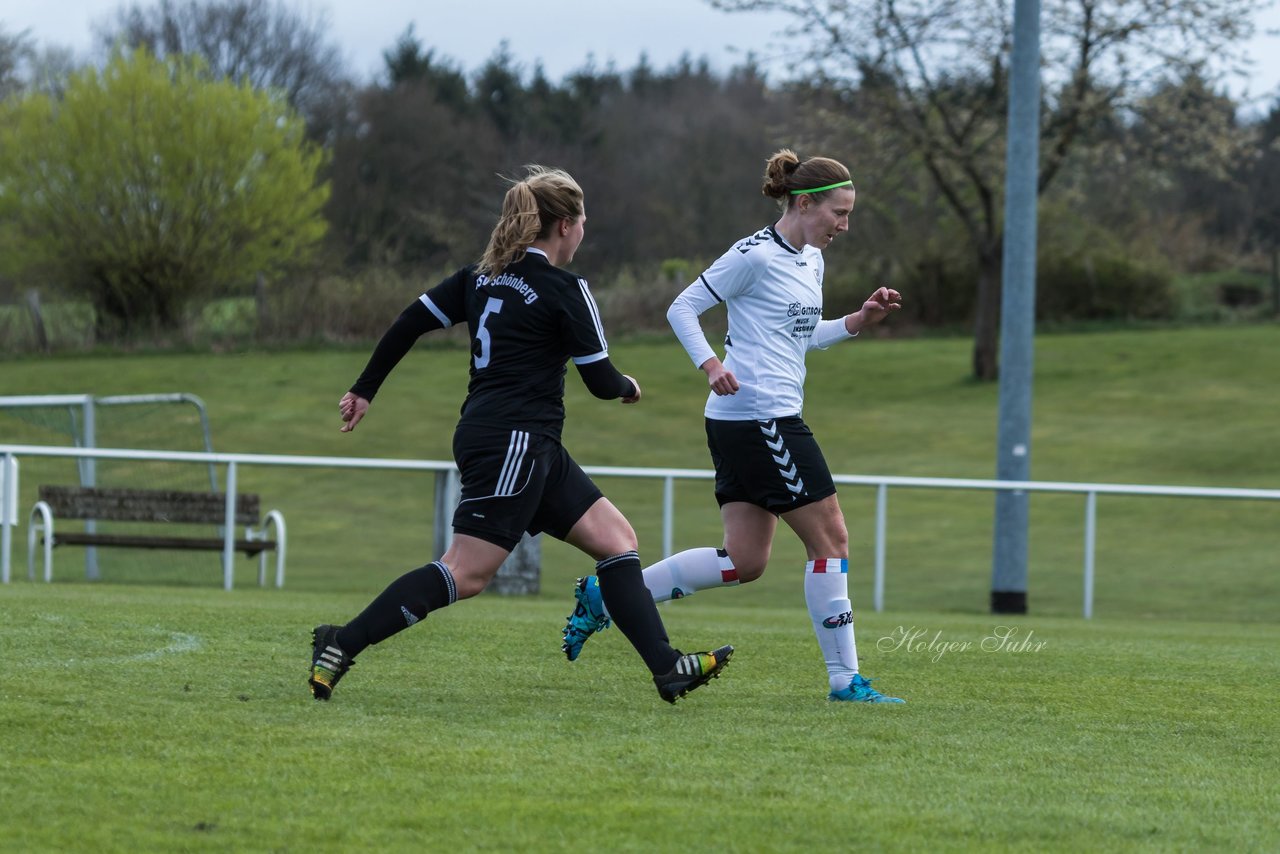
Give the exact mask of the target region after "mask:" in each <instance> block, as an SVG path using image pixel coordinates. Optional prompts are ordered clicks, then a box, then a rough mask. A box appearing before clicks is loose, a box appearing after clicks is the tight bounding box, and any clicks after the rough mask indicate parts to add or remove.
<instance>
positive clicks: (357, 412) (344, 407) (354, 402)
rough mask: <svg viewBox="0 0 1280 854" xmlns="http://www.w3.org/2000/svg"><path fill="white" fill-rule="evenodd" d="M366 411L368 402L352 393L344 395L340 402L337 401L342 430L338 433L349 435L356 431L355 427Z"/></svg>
mask: <svg viewBox="0 0 1280 854" xmlns="http://www.w3.org/2000/svg"><path fill="white" fill-rule="evenodd" d="M368 411H369V401H367V400H365V399H364V398H363V397H361V396H360V395H358V394H356V393H355V392H352V391H349V392H347V393H346V394H344V395H343V396H342V400H340V401H338V412H339V413H340V414H341V415H342V428H341V429H340V430H339V431H338V432H340V433H350V432H351V431H352V430H354V429H356V425H357V424H359V423H360V419H362V418H364V414H365V413H366V412H368Z"/></svg>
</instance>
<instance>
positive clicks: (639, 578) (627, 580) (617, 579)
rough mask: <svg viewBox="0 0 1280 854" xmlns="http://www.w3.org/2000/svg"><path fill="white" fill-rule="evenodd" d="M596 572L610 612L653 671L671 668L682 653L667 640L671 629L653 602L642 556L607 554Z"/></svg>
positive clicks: (625, 553)
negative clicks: (665, 624)
mask: <svg viewBox="0 0 1280 854" xmlns="http://www.w3.org/2000/svg"><path fill="white" fill-rule="evenodd" d="M596 576H597V577H598V578H599V579H600V596H601V597H602V598H603V599H604V606H605V608H607V609H608V610H609V616H610V617H612V618H613V621H614V622H615V623H617V624H618V628H619V629H620V630H621V631H622V633H623V634H624V635H626V636H627V640H629V641H631V645H632V646H634V647H635V648H636V652H638V653H640V657H641V658H643V659H644V663H645V664H646V665H648V667H649V670H650V672H652V673H653V674H654V675H660V674H663V673H668V672H670V670H671V668H672V667H675V664H676V659H678V658H679V657H680V653H679V652H677V651H676V650H675V649H673V648H672V646H671V643H670V642H669V641H668V640H667V629H666V627H665V626H663V625H662V617H661V616H660V615H659V614H658V606H657V605H655V604H654V603H653V594H652V593H650V592H649V588H648V587H645V586H644V573H643V572H642V571H641V569H640V556H639V555H637V554H636V553H635V552H634V551H630V552H623V553H622V554H620V555H614V556H613V557H607V558H605V559H604V560H602V561H600V562H599V563H597V564H596Z"/></svg>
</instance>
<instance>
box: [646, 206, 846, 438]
mask: <svg viewBox="0 0 1280 854" xmlns="http://www.w3.org/2000/svg"><path fill="white" fill-rule="evenodd" d="M824 269H825V266H824V262H823V259H822V252H821V251H820V250H818V249H817V248H816V247H814V246H806V247H805V248H804V249H803V250H799V249H796V248H795V247H793V246H791V244H789V243H788V242H787V241H786V240H785V239H784V238H783V237H782V235H780V234H778V232H777V231H776V230H775V229H774V228H773V227H772V226H769V227H768V228H765V229H762V230H761V231H758V232H756V233H755V234H753V235H751V236H750V237H747V238H744V239H743V240H740V241H738V242H737V243H735V244H734V245H733V247H732V248H731V249H729V251H728V252H725V253H724V254H723V255H721V256H720V258H719V259H717V260H716V262H715V263H714V264H712V265H711V266H710V267H708V268H707V270H706V272H704V273H703V274H702V275H701V276H699V277H698V280H697V281H696V282H694V283H693V284H691V285H690V286H689V287H688V288H686V289H685V290H684V292H683V293H681V294H680V295H679V296H678V297H676V299H675V302H673V303H672V304H671V308H670V309H669V310H668V311H667V319H668V321H670V323H671V326H672V328H673V329H674V330H675V333H676V337H677V338H679V339H680V343H682V344H683V345H684V348H685V350H686V351H688V353H689V357H690V358H691V359H693V364H694V365H695V366H697V367H701V366H702V365H703V363H705V362H706V361H707V359H710V358H711V357H713V356H715V351H714V350H712V348H711V346H710V345H709V344H708V343H707V339H706V336H705V335H703V332H702V328H701V326H699V325H698V320H697V318H698V315H700V314H702V313H703V312H704V311H706V310H707V309H708V308H711V307H712V306H714V305H716V304H718V303H721V302H724V303H727V305H728V311H729V332H728V334H727V335H726V336H725V341H724V344H725V357H724V359H723V361H724V365H725V367H726V368H728V369H729V370H730V371H731V372H733V375H734V376H735V377H736V378H737V380H738V384H739V386H740V388H739V390H738V392H737V394H731V395H724V396H720V395H717V394H716V393H715V392H712V393H711V394H710V395H709V396H708V398H707V406H706V409H705V413H706V416H707V417H708V418H713V419H716V420H721V421H748V420H751V421H760V420H768V419H772V418H785V417H787V416H791V415H799V414H800V412H801V409H802V407H803V406H804V377H805V365H804V357H805V353H806V352H807V351H808V350H809V349H811V348H814V347H818V348H825V347H829V346H830V345H832V344H834V343H835V342H836V341H840V340H843V339H845V338H850V337H852V336H850V335H849V333H848V332H847V331H845V328H844V319H843V318H841V319H839V320H827V321H824V320H822V274H823V271H824Z"/></svg>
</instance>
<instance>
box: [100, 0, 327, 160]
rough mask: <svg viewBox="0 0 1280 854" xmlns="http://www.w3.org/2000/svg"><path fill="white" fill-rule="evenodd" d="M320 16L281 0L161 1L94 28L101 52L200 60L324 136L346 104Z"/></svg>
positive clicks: (120, 12)
mask: <svg viewBox="0 0 1280 854" xmlns="http://www.w3.org/2000/svg"><path fill="white" fill-rule="evenodd" d="M327 32H328V20H327V18H326V17H325V15H323V14H313V15H304V14H302V13H299V12H296V11H294V10H293V9H291V8H289V7H288V6H286V5H285V4H284V3H283V2H280V0H274V2H273V0H181V2H178V0H159V2H157V3H156V4H155V5H152V6H142V5H140V4H137V3H134V4H131V5H128V6H124V5H122V6H120V7H119V8H118V9H117V10H116V12H115V14H114V17H112V18H109V19H107V20H106V21H103V22H99V23H98V24H96V25H95V26H94V34H95V36H96V37H97V39H98V42H99V44H100V46H101V47H102V48H103V50H104V52H106V53H110V51H111V50H112V49H113V48H114V47H116V46H118V45H121V44H123V45H124V46H125V47H129V48H146V49H147V50H148V51H150V52H151V53H152V54H153V55H155V56H156V57H158V58H161V59H163V58H165V57H167V56H171V55H176V54H184V55H196V56H200V57H201V58H203V59H204V61H205V62H207V63H208V65H209V69H210V71H212V72H213V74H214V75H215V76H218V77H225V78H226V79H228V80H232V81H235V82H242V81H243V82H247V83H248V84H249V85H250V86H252V87H253V88H255V89H275V90H279V91H281V92H283V93H284V95H285V97H286V98H287V99H288V101H289V103H290V104H291V105H292V106H293V107H294V109H296V110H297V111H298V112H299V113H301V114H302V116H303V118H304V119H306V121H307V125H308V127H309V128H310V129H311V131H312V135H313V136H324V135H326V134H327V132H328V130H329V129H330V128H331V127H332V125H333V123H334V121H335V118H336V116H335V110H337V111H340V110H341V109H342V108H341V107H340V106H336V105H339V104H342V103H344V102H345V100H346V90H347V85H346V81H345V77H346V71H345V68H344V63H343V60H342V54H341V51H340V50H339V48H338V47H337V46H336V44H334V43H333V42H330V41H328V40H327V38H326V36H327Z"/></svg>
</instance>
